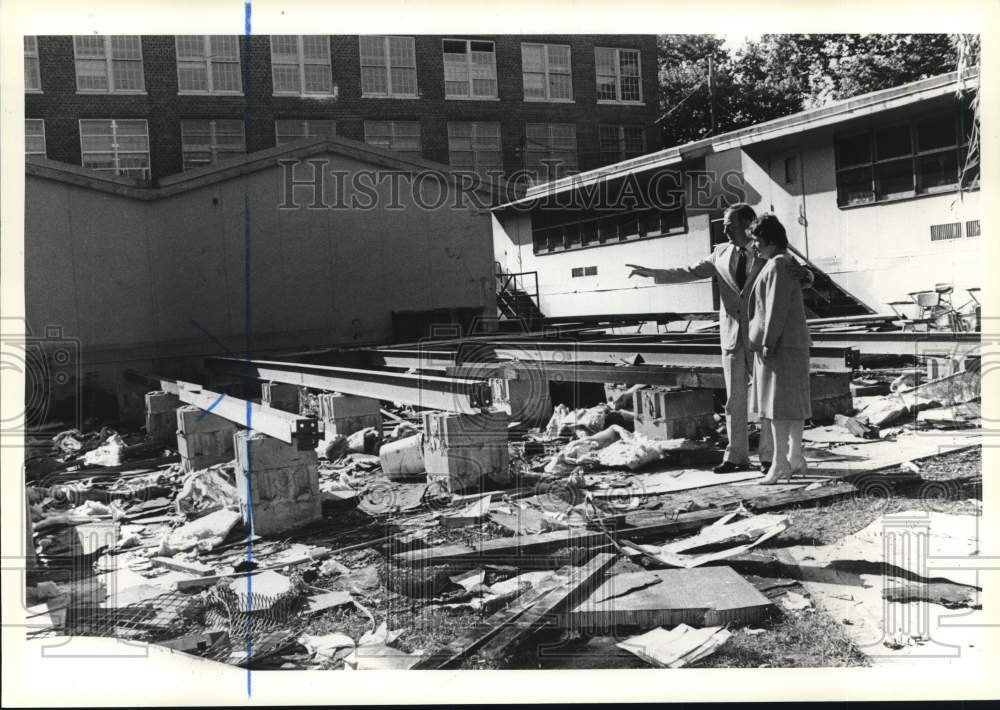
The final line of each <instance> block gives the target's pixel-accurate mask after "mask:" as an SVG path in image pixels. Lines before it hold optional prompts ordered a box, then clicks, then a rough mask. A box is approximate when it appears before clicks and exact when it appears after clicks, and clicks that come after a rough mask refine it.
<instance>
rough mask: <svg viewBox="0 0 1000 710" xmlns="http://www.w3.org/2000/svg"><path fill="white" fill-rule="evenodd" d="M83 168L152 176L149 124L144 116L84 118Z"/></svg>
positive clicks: (81, 152)
mask: <svg viewBox="0 0 1000 710" xmlns="http://www.w3.org/2000/svg"><path fill="white" fill-rule="evenodd" d="M80 158H81V163H82V164H83V167H85V168H90V169H91V170H99V171H101V172H108V173H114V174H115V175H128V176H129V177H135V178H144V179H147V180H148V179H149V177H150V167H149V126H148V125H147V124H146V120H145V119H81V120H80Z"/></svg>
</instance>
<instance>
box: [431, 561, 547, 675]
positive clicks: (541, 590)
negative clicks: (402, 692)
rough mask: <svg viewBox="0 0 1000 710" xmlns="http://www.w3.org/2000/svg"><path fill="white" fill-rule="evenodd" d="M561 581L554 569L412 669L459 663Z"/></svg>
mask: <svg viewBox="0 0 1000 710" xmlns="http://www.w3.org/2000/svg"><path fill="white" fill-rule="evenodd" d="M561 581H562V580H561V579H560V578H559V577H558V576H557V575H556V574H554V573H553V574H552V575H550V576H548V577H546V578H545V579H543V580H542V581H541V582H539V583H538V585H536V586H535V587H533V588H532V589H530V590H529V591H527V592H525V593H524V594H522V595H521V597H520V598H519V599H517V600H516V601H514V603H512V604H511V605H510V606H508V607H507V608H505V609H501V610H500V611H498V612H497V613H495V614H493V615H492V616H490V617H488V618H487V619H485V620H483V621H481V622H479V623H478V624H476V625H475V626H473V627H472V628H471V629H469V631H467V632H466V633H464V634H462V635H461V636H459V637H458V638H456V639H453V640H451V641H449V642H448V643H447V644H446V645H445V646H444V647H443V648H442V649H439V650H438V651H436V652H435V653H432V654H431V655H429V656H427V657H425V658H422V659H421V660H420V661H419V662H418V663H417V664H416V665H415V666H413V669H412V670H440V669H442V668H447V667H449V666H451V665H454V664H455V663H458V662H459V661H461V660H462V659H463V658H465V657H466V656H467V655H468V654H470V653H472V652H473V651H474V650H475V649H477V648H479V647H480V646H481V645H482V644H484V643H486V641H488V640H489V639H491V638H492V637H493V636H494V635H495V634H497V633H498V632H499V631H500V630H501V629H503V628H504V627H505V626H506V625H507V624H510V623H512V622H513V621H514V620H515V619H517V617H519V616H521V615H522V614H524V613H525V612H526V611H527V610H528V609H530V608H531V607H532V606H533V605H535V604H537V603H538V602H539V601H540V600H541V599H542V598H543V597H544V596H545V595H546V594H548V593H549V592H551V591H552V590H554V589H556V588H557V587H558V586H559V584H560V582H561Z"/></svg>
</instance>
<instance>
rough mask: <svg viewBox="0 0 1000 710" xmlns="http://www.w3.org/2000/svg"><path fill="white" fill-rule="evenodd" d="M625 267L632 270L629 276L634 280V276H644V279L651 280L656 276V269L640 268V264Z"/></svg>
mask: <svg viewBox="0 0 1000 710" xmlns="http://www.w3.org/2000/svg"><path fill="white" fill-rule="evenodd" d="M625 266H626V267H627V268H629V269H632V271H631V273H629V275H628V277H629V278H632V277H633V276H642V277H644V278H647V279H651V278H653V277H655V276H656V269H650V268H647V267H645V266H639V265H638V264H625Z"/></svg>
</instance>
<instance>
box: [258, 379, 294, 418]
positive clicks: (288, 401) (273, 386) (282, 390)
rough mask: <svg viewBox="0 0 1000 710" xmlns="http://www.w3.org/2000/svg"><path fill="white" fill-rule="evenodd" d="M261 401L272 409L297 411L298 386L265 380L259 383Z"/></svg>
mask: <svg viewBox="0 0 1000 710" xmlns="http://www.w3.org/2000/svg"><path fill="white" fill-rule="evenodd" d="M260 392H261V402H262V403H263V404H264V405H265V406H267V407H271V408H272V409H280V410H281V411H283V412H291V413H292V414H298V413H299V388H298V386H297V385H290V384H287V383H285V382H265V383H264V384H263V385H261V389H260Z"/></svg>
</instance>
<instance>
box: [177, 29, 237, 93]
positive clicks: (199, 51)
mask: <svg viewBox="0 0 1000 710" xmlns="http://www.w3.org/2000/svg"><path fill="white" fill-rule="evenodd" d="M175 39H176V42H175V43H176V46H177V90H178V92H179V93H181V94H242V93H243V79H242V78H241V76H240V42H239V37H238V36H236V35H177V37H176V38H175Z"/></svg>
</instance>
